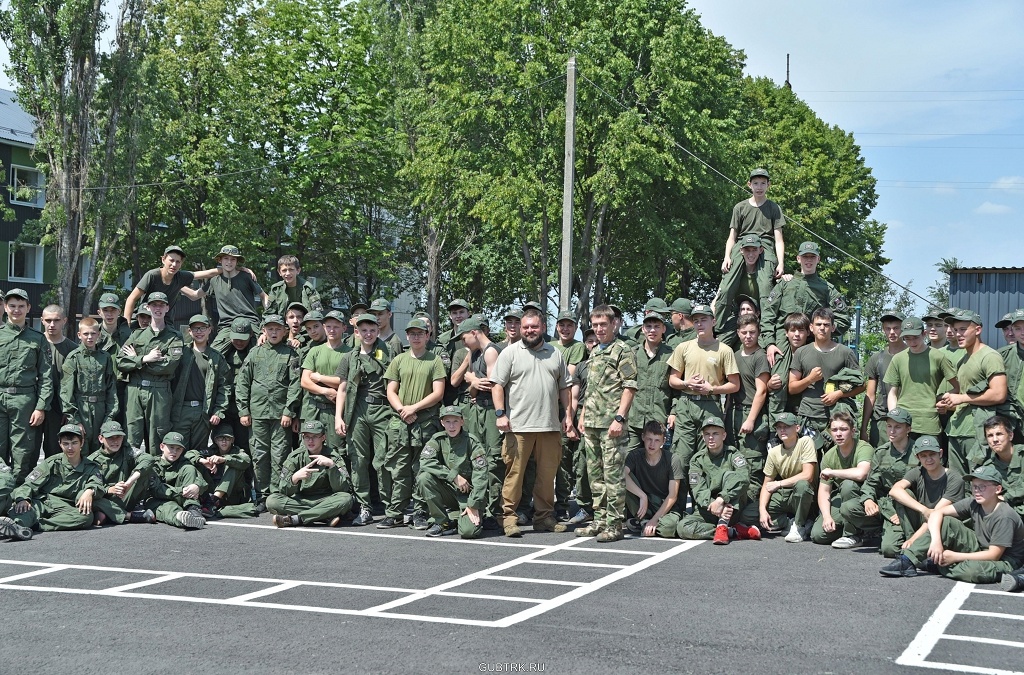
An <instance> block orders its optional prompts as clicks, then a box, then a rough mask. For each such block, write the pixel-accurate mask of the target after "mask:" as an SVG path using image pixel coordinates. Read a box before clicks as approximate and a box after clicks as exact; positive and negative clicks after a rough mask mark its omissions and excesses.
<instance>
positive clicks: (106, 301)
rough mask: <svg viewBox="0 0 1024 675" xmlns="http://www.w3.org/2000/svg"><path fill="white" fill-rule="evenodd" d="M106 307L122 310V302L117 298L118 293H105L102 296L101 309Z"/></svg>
mask: <svg viewBox="0 0 1024 675" xmlns="http://www.w3.org/2000/svg"><path fill="white" fill-rule="evenodd" d="M105 307H117V308H118V309H120V308H121V300H120V299H119V298H118V297H117V294H116V293H104V294H103V295H101V296H100V309H104V308H105Z"/></svg>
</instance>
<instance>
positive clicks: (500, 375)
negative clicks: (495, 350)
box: [493, 340, 569, 433]
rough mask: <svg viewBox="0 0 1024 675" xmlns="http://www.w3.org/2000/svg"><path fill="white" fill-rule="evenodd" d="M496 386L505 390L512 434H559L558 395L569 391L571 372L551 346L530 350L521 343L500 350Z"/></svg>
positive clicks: (496, 366)
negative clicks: (548, 432) (553, 432)
mask: <svg viewBox="0 0 1024 675" xmlns="http://www.w3.org/2000/svg"><path fill="white" fill-rule="evenodd" d="M493 380H494V382H496V383H497V384H500V385H501V386H502V387H503V388H504V390H505V407H506V409H507V410H506V413H507V414H508V417H509V424H510V425H511V427H512V431H514V432H517V433H520V432H522V433H528V432H538V431H560V430H561V428H562V426H561V424H560V423H559V419H558V394H559V392H560V391H561V390H562V389H568V388H569V369H568V367H567V366H566V365H565V361H564V360H563V359H562V355H561V354H560V353H559V352H558V350H557V349H555V348H554V347H552V346H551V344H550V343H548V342H542V343H541V344H540V346H539V347H538V348H537V349H529V348H528V347H527V346H526V345H525V344H524V343H523V341H522V340H520V341H519V342H515V343H513V344H511V345H509V346H508V347H505V348H504V349H502V350H501V353H500V354H498V362H497V363H496V364H495V366H494V377H493Z"/></svg>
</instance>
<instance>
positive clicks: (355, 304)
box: [348, 300, 370, 316]
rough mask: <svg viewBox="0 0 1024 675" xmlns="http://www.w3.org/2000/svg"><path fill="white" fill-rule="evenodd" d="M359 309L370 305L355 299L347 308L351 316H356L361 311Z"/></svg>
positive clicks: (365, 308)
mask: <svg viewBox="0 0 1024 675" xmlns="http://www.w3.org/2000/svg"><path fill="white" fill-rule="evenodd" d="M360 309H362V310H367V309H370V306H369V305H368V304H366V303H365V302H363V301H362V300H356V301H355V302H353V303H352V306H351V307H349V308H348V311H349V312H350V313H351V314H352V316H358V315H359V314H362V313H363V312H360V311H359V310H360Z"/></svg>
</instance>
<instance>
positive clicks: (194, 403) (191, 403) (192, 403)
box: [182, 401, 203, 408]
mask: <svg viewBox="0 0 1024 675" xmlns="http://www.w3.org/2000/svg"><path fill="white" fill-rule="evenodd" d="M202 404H203V402H202V401H184V402H183V403H182V405H187V406H189V407H190V408H198V407H199V406H201V405H202Z"/></svg>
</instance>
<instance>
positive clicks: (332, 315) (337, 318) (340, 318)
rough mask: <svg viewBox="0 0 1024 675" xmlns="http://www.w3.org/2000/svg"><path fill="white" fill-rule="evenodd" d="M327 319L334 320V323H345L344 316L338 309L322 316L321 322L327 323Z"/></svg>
mask: <svg viewBox="0 0 1024 675" xmlns="http://www.w3.org/2000/svg"><path fill="white" fill-rule="evenodd" d="M328 319H334V320H335V321H340V322H342V323H345V315H344V314H342V313H341V310H338V309H332V310H331V311H329V312H327V313H326V314H324V318H323V320H324V321H327V320H328Z"/></svg>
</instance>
